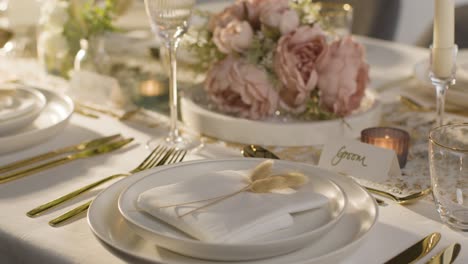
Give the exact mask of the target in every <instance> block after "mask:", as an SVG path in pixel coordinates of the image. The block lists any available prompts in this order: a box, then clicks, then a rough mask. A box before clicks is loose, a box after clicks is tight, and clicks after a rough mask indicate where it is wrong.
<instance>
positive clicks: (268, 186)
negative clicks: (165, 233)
mask: <svg viewBox="0 0 468 264" xmlns="http://www.w3.org/2000/svg"><path fill="white" fill-rule="evenodd" d="M272 168H273V161H272V160H266V161H264V162H262V163H260V164H259V165H257V166H256V167H255V168H254V169H253V170H252V172H251V173H250V176H249V183H248V184H247V185H246V186H245V187H244V188H242V189H240V190H238V191H235V192H233V193H230V194H226V195H223V196H219V197H214V198H210V199H205V200H199V201H192V202H187V203H181V204H173V205H167V206H161V207H158V208H159V209H162V208H168V207H174V206H182V205H188V204H193V203H199V202H209V203H207V204H205V205H203V206H200V207H197V208H195V209H193V210H191V211H189V212H187V213H184V214H182V215H179V216H178V217H179V218H180V217H184V216H186V215H189V214H192V213H194V212H196V211H199V210H201V209H204V208H207V207H209V206H213V205H215V204H217V203H219V202H222V201H224V200H226V199H228V198H230V197H233V196H235V195H237V194H239V193H241V192H245V191H249V192H253V193H258V194H262V193H271V192H273V191H276V190H286V189H291V188H299V187H301V186H303V185H305V184H307V182H308V180H309V178H308V177H307V176H305V175H304V174H302V173H299V172H288V173H282V174H277V175H274V174H273V173H272Z"/></svg>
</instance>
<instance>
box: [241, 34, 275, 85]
mask: <svg viewBox="0 0 468 264" xmlns="http://www.w3.org/2000/svg"><path fill="white" fill-rule="evenodd" d="M279 37H280V34H279V32H274V31H273V30H271V29H266V28H265V29H262V31H261V32H258V33H257V34H256V35H255V36H254V39H253V41H252V45H251V46H250V47H249V49H248V50H247V51H246V55H245V56H246V58H247V61H248V62H249V63H251V64H254V65H258V66H260V67H262V68H263V69H265V71H266V73H267V74H268V77H269V79H270V81H271V82H272V83H273V85H274V87H278V85H277V84H278V83H279V81H278V77H277V76H276V73H275V70H274V68H273V63H274V62H273V58H274V52H275V50H276V45H277V42H278V39H279Z"/></svg>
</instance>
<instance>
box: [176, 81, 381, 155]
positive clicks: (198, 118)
mask: <svg viewBox="0 0 468 264" xmlns="http://www.w3.org/2000/svg"><path fill="white" fill-rule="evenodd" d="M206 98H207V95H206V94H205V92H204V91H203V88H202V87H201V86H197V87H193V88H191V89H187V91H186V92H185V95H184V96H183V97H182V98H181V114H182V120H183V121H184V123H186V124H187V125H188V126H189V127H191V128H193V129H194V130H195V131H198V132H199V133H201V134H203V135H207V136H211V137H215V138H218V139H221V140H225V141H229V142H237V143H242V144H259V145H266V146H282V147H295V146H313V145H319V144H324V143H325V142H326V141H327V140H328V139H329V138H333V137H347V138H356V137H359V136H360V135H361V131H362V130H363V129H365V128H368V127H373V126H376V125H378V124H379V122H380V116H381V103H380V102H379V100H378V99H377V95H376V94H375V93H374V92H372V91H370V90H367V91H366V96H365V97H364V99H363V101H362V103H361V108H360V109H358V110H356V111H355V112H354V113H353V114H351V115H350V116H347V117H345V118H344V120H345V121H346V122H343V120H342V119H334V120H324V121H310V122H306V121H296V120H286V121H283V120H264V121H256V120H249V119H244V118H238V117H234V116H230V115H226V114H222V113H219V112H216V111H214V110H210V106H209V103H208V102H207V100H206Z"/></svg>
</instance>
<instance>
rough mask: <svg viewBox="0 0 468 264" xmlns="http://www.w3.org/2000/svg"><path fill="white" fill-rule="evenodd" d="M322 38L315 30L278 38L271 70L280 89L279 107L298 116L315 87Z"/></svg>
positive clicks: (324, 45)
mask: <svg viewBox="0 0 468 264" xmlns="http://www.w3.org/2000/svg"><path fill="white" fill-rule="evenodd" d="M327 49H328V46H327V41H326V35H325V33H324V32H323V31H322V29H320V27H318V26H314V27H309V26H303V27H300V28H298V29H297V30H295V31H293V32H291V33H289V34H287V35H284V36H282V37H281V38H280V40H279V42H278V46H277V48H276V51H275V57H274V69H275V72H276V74H277V75H278V77H279V79H280V81H281V83H282V88H281V90H280V106H281V107H282V108H285V109H286V110H288V111H292V112H295V113H300V112H303V111H304V110H305V107H306V105H305V104H306V102H307V99H308V98H310V94H311V91H313V90H314V88H315V87H316V85H317V82H318V74H317V66H316V65H317V64H318V63H320V61H321V60H323V58H324V56H325V54H326V53H327Z"/></svg>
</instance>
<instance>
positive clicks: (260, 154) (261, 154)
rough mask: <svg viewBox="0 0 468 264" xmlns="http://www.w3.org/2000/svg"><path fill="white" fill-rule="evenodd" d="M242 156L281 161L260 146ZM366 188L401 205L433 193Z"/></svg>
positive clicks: (253, 147)
mask: <svg viewBox="0 0 468 264" xmlns="http://www.w3.org/2000/svg"><path fill="white" fill-rule="evenodd" d="M242 155H244V157H250V158H267V159H280V158H279V157H278V156H277V155H275V154H274V153H273V152H271V151H269V150H268V149H266V148H264V147H262V146H258V145H247V146H244V148H243V149H242ZM364 188H366V190H368V191H369V192H371V193H373V194H377V195H380V196H384V197H387V198H390V199H392V200H393V201H395V202H397V203H399V204H409V203H411V202H415V201H416V200H418V199H421V198H422V197H424V196H426V195H428V194H429V193H431V191H432V190H431V189H430V188H428V189H425V190H422V191H419V192H416V193H412V194H410V195H408V196H404V197H397V196H395V195H393V194H391V193H388V192H385V191H380V190H377V189H373V188H370V187H364Z"/></svg>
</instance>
